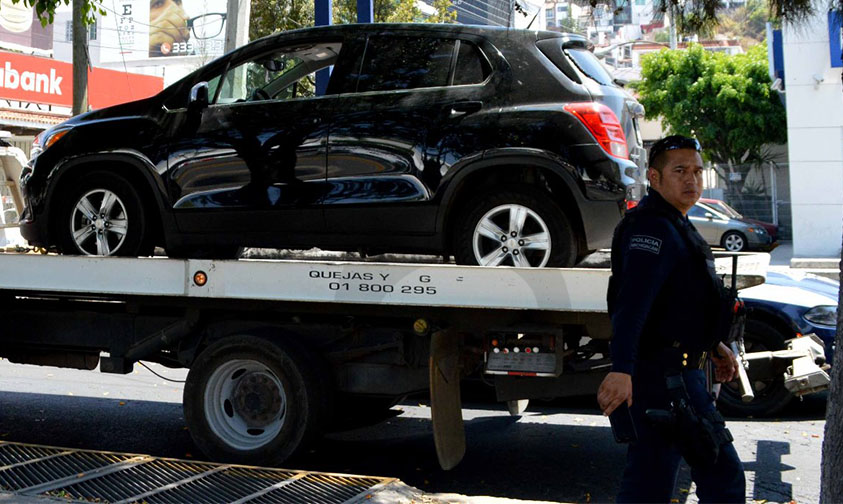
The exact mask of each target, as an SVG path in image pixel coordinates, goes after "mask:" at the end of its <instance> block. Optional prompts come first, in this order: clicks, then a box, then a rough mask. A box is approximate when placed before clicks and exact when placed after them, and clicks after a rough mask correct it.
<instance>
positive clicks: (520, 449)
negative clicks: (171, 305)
mask: <svg viewBox="0 0 843 504" xmlns="http://www.w3.org/2000/svg"><path fill="white" fill-rule="evenodd" d="M150 367H151V368H152V369H154V370H155V371H156V372H157V373H159V374H161V375H162V376H164V377H166V378H169V379H173V380H183V379H184V376H185V375H186V371H185V370H173V369H167V368H164V367H162V366H159V365H155V364H151V365H150ZM0 376H2V379H0V439H1V440H4V441H16V442H23V443H35V444H45V445H54V446H64V447H71V448H84V449H95V450H110V451H124V452H133V453H146V454H151V455H155V456H164V457H176V458H191V459H195V460H200V459H202V454H200V453H198V452H197V451H196V449H195V448H194V446H193V443H192V441H191V439H190V435H189V433H188V431H187V430H186V427H185V424H184V418H183V414H182V408H181V391H182V384H181V383H174V382H169V381H165V380H163V379H161V378H159V377H156V376H154V375H153V374H151V373H150V372H149V371H148V370H147V369H144V368H143V367H140V366H135V371H134V372H133V373H132V374H129V375H125V376H123V375H110V374H101V373H99V372H88V371H74V370H63V369H57V368H48V367H37V366H22V365H17V364H10V363H9V362H8V361H5V360H3V361H0ZM473 389H474V387H472V391H471V392H472V393H470V394H466V395H467V396H468V397H466V398H465V399H464V406H465V408H464V418H465V422H466V437H467V445H468V449H467V454H466V457H465V459H464V460H463V461H462V463H461V464H460V465H459V466H457V467H456V468H455V469H454V470H451V471H447V472H445V471H442V470H440V469H439V467H438V464H437V462H436V455H435V451H434V447H433V435H432V430H431V425H430V409H429V406H428V403H427V400H426V399H423V398H416V399H410V400H407V401H405V402H404V403H402V404H400V405H398V406H396V407H395V408H393V412H394V413H396V414H397V416H394V417H392V418H390V419H388V420H386V421H383V422H381V423H378V424H376V425H374V426H369V427H362V428H357V429H353V430H348V431H344V432H335V433H331V434H329V435H328V436H326V438H325V439H324V440H323V441H321V442H320V443H318V444H317V445H316V446H314V447H313V449H312V450H311V451H310V452H308V453H307V454H305V455H303V456H302V457H299V458H298V459H296V460H294V461H291V463H290V464H288V467H289V468H295V469H310V470H318V471H329V472H342V473H352V474H367V475H378V476H390V477H396V478H400V479H401V480H402V481H404V482H405V483H407V484H409V485H412V486H415V487H417V488H419V489H422V490H424V491H425V492H428V493H460V494H466V495H491V496H496V497H508V498H514V499H532V500H549V501H563V502H586V501H589V500H590V501H591V502H610V501H612V500H613V496H614V493H615V491H616V489H617V485H618V482H619V479H620V472H621V469H622V464H623V460H624V448H623V447H622V446H620V445H617V444H615V443H614V441H613V439H612V435H611V432H610V430H609V424H608V420H607V419H606V418H604V417H603V416H602V415H600V414H599V412H598V411H597V408H596V405H595V403H594V402H593V400H592V399H591V398H579V399H576V400H568V401H564V402H561V401H557V402H553V403H541V402H535V401H534V402H533V403H531V407H530V408H529V409H528V411H527V413H526V414H525V415H524V416H523V417H522V418H520V419H515V418H512V417H510V416H509V415H508V414H507V413H506V411H505V409H504V408H503V407H502V406H501V405H499V404H497V403H494V402H490V401H483V400H482V399H484V398H487V396H491V394H490V393H487V394H478V393H477V392H476V391H474V390H473ZM824 410H825V396H824V395H816V396H812V397H809V398H806V399H805V400H804V401H802V402H799V401H794V402H793V403H792V404H791V405H790V406H789V407H788V408H787V409H786V410H785V411H784V412H783V414H782V415H781V416H780V417H779V418H777V419H769V420H768V419H764V420H755V419H743V420H737V419H731V420H729V422H728V424H729V427H730V429H731V431H732V433H733V435H734V437H735V439H736V447H737V450H738V453H739V454H740V456H741V459H742V461H743V463H744V465H745V467H746V477H747V498H748V499H752V500H755V501H767V502H790V501H791V500H793V501H796V502H799V503H809V502H817V500H818V493H819V479H820V473H819V468H820V453H821V445H822V435H823V429H824V425H825V421H824V420H823V418H824ZM339 415H341V412H339ZM678 488H679V491H680V495H679V496H678V497H679V502H697V499H696V496H695V495H694V493H693V486H692V485H691V484H690V474H689V471H688V470H687V467H684V468H683V470H682V471H681V473H680V481H679V485H678Z"/></svg>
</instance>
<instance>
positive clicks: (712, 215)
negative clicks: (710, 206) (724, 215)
mask: <svg viewBox="0 0 843 504" xmlns="http://www.w3.org/2000/svg"><path fill="white" fill-rule="evenodd" d="M705 218H706V219H708V220H712V219H714V214H713V213H711V212H706V213H705Z"/></svg>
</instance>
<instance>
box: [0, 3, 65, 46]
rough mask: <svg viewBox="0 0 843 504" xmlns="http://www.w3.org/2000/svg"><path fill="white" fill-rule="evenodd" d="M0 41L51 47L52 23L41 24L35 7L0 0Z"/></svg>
mask: <svg viewBox="0 0 843 504" xmlns="http://www.w3.org/2000/svg"><path fill="white" fill-rule="evenodd" d="M0 41H2V42H8V43H12V44H17V45H20V46H23V47H34V48H36V49H45V50H49V49H52V48H53V25H47V26H41V21H39V20H38V15H37V14H36V13H35V8H33V7H27V6H26V5H24V3H23V2H18V3H13V1H12V0H0Z"/></svg>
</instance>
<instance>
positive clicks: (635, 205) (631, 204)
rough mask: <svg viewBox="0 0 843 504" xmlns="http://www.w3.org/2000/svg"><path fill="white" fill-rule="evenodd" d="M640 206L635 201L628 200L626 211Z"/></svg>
mask: <svg viewBox="0 0 843 504" xmlns="http://www.w3.org/2000/svg"><path fill="white" fill-rule="evenodd" d="M637 206H638V202H637V201H635V200H626V209H627V210H631V209H633V208H635V207H637Z"/></svg>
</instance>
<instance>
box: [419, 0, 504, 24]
mask: <svg viewBox="0 0 843 504" xmlns="http://www.w3.org/2000/svg"><path fill="white" fill-rule="evenodd" d="M516 5H517V4H516ZM433 8H434V9H436V14H434V15H432V16H430V17H429V18H427V19H425V21H426V22H428V23H456V22H457V11H456V9H454V4H453V3H451V0H433Z"/></svg>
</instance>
